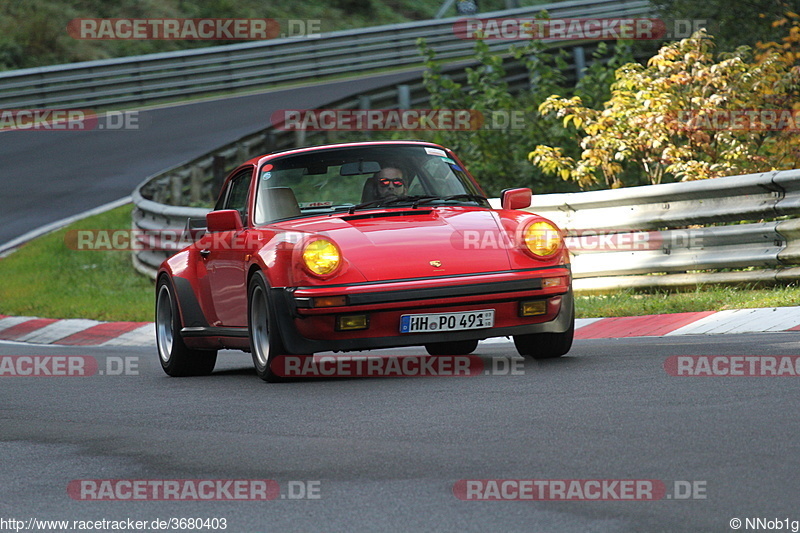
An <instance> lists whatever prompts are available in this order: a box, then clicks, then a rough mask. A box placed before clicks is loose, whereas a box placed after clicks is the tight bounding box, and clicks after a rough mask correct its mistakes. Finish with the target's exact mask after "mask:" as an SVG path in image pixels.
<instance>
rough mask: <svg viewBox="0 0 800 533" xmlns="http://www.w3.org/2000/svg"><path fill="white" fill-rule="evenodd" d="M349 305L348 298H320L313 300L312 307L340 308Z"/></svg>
mask: <svg viewBox="0 0 800 533" xmlns="http://www.w3.org/2000/svg"><path fill="white" fill-rule="evenodd" d="M342 305H347V296H320V297H318V298H312V299H311V306H312V307H339V306H342Z"/></svg>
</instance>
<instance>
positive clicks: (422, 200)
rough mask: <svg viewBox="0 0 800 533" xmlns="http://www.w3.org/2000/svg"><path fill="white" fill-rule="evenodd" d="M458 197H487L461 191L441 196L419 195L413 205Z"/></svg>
mask: <svg viewBox="0 0 800 533" xmlns="http://www.w3.org/2000/svg"><path fill="white" fill-rule="evenodd" d="M459 198H465V199H467V200H475V201H481V200H487V201H488V198H486V197H485V196H481V195H479V194H470V193H461V194H451V195H450V196H444V197H442V196H424V197H420V200H418V201H416V202H414V207H415V208H416V207H417V206H418V205H419V204H421V203H428V202H432V201H433V200H441V201H442V202H447V201H450V200H458V199H459Z"/></svg>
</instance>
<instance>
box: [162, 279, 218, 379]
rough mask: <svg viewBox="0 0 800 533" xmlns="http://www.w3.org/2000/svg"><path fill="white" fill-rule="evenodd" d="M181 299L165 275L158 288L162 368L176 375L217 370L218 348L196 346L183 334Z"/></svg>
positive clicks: (199, 374) (192, 374)
mask: <svg viewBox="0 0 800 533" xmlns="http://www.w3.org/2000/svg"><path fill="white" fill-rule="evenodd" d="M181 327H182V325H181V318H180V314H179V313H178V302H177V299H176V298H175V294H174V292H173V290H172V283H171V282H170V280H169V278H167V277H166V276H162V277H161V279H160V280H159V281H158V286H157V288H156V346H157V347H158V359H159V360H160V361H161V368H163V369H164V372H166V373H167V374H168V375H170V376H173V377H184V376H205V375H208V374H210V373H211V372H213V371H214V365H215V364H216V363H217V352H216V350H192V349H191V348H188V347H187V346H186V344H184V342H183V337H181Z"/></svg>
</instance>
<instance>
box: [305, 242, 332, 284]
mask: <svg viewBox="0 0 800 533" xmlns="http://www.w3.org/2000/svg"><path fill="white" fill-rule="evenodd" d="M341 262H342V254H341V253H340V252H339V248H337V247H336V245H335V244H333V243H332V242H331V241H328V240H325V239H316V240H313V241H311V242H309V243H308V244H306V245H305V247H304V248H303V263H305V265H306V268H307V269H308V271H309V272H311V273H312V274H315V275H317V276H327V275H328V274H331V273H332V272H333V271H335V270H336V269H337V268H338V267H339V264H340V263H341Z"/></svg>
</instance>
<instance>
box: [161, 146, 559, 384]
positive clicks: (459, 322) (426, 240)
mask: <svg viewBox="0 0 800 533" xmlns="http://www.w3.org/2000/svg"><path fill="white" fill-rule="evenodd" d="M530 199H531V191H530V189H507V190H505V191H503V193H502V197H501V203H502V209H493V208H492V207H491V206H490V205H489V202H488V201H487V199H486V197H485V194H484V192H483V191H482V190H481V188H480V186H479V185H478V184H477V183H476V182H475V180H474V179H473V178H472V176H470V174H469V173H468V172H467V170H466V168H465V167H464V165H463V164H462V163H461V161H459V159H458V158H457V157H456V155H455V154H454V153H453V152H452V151H450V150H448V149H447V148H444V147H442V146H439V145H436V144H432V143H427V142H416V141H402V142H401V141H385V142H362V143H348V144H335V145H327V146H317V147H311V148H298V149H292V150H286V151H281V152H276V153H271V154H267V155H264V156H262V157H257V158H255V159H252V160H250V161H248V162H246V163H244V164H243V165H241V166H240V167H238V168H237V169H236V170H234V171H233V172H232V173H231V174H230V175H229V176H228V178H227V179H226V181H225V183H224V185H223V187H222V191H221V193H220V196H219V200H218V202H217V204H216V206H215V208H214V210H213V211H211V212H210V213H208V215H207V217H206V223H207V231H206V232H205V233H204V234H203V235H202V236H201V237H200V238H199V239H197V240H196V241H195V242H194V243H193V244H191V245H190V246H188V247H187V248H185V249H183V250H182V251H180V252H178V253H177V254H175V255H173V256H172V257H170V258H169V259H167V260H166V261H164V263H163V264H162V265H161V268H160V270H159V272H158V278H157V285H156V337H157V345H158V352H159V356H160V359H161V365H162V367H163V368H164V371H165V372H166V373H167V374H169V375H171V376H186V375H201V374H208V373H210V372H211V371H212V370H213V368H214V364H215V362H216V357H217V350H218V349H225V348H231V349H241V350H244V351H249V352H251V353H252V357H253V363H254V365H255V367H256V372H257V374H258V376H259V377H261V378H262V379H265V380H267V381H280V380H281V379H282V378H281V375H280V374H279V373H276V372H275V369H273V368H272V367H271V366H270V364H271V363H272V362H273V361H274V360H275V358H276V357H277V356H280V355H286V354H304V355H305V354H313V353H315V352H323V351H350V350H367V349H373V348H388V347H398V346H415V345H416V346H424V347H425V349H426V350H427V352H428V353H429V354H431V355H462V354H468V353H470V352H472V351H473V350H475V348H476V347H477V344H478V341H479V340H481V339H486V338H489V337H501V336H512V337H513V338H514V344H515V345H516V348H517V351H518V352H519V353H520V354H522V355H527V356H531V357H534V358H547V357H558V356H561V355H563V354H565V353H567V352H568V351H569V349H570V347H571V345H572V336H573V331H574V323H575V311H574V305H573V296H572V279H571V273H570V264H569V255H568V252H567V249H566V248H565V246H564V241H563V239H562V236H561V233H560V231H559V229H558V228H557V227H556V226H555V225H554V224H553V223H552V222H550V221H548V220H546V219H544V218H542V217H540V216H537V215H535V214H531V213H528V212H525V211H520V210H519V209H522V208H526V207H528V206H529V205H530Z"/></svg>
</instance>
